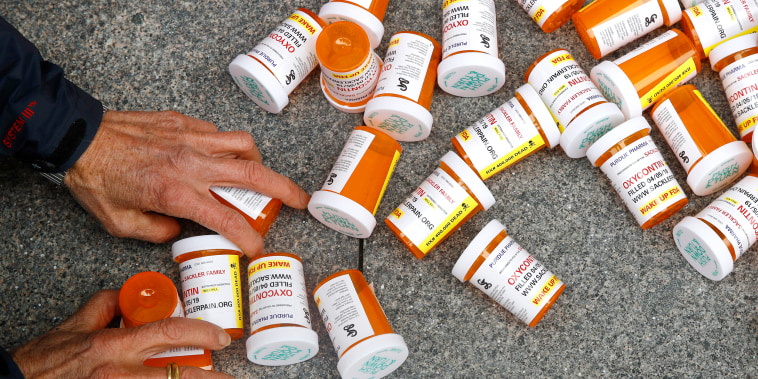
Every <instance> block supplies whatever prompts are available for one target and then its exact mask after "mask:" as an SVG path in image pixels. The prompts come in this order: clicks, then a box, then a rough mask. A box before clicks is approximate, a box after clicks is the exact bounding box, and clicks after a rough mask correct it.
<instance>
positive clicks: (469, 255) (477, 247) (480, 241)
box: [453, 220, 505, 282]
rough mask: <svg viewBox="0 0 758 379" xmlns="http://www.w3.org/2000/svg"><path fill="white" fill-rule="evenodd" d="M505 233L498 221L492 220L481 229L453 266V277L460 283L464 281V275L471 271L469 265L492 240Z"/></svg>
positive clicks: (503, 227)
mask: <svg viewBox="0 0 758 379" xmlns="http://www.w3.org/2000/svg"><path fill="white" fill-rule="evenodd" d="M502 231H505V226H504V225H503V224H501V223H500V221H498V220H492V221H490V222H489V223H487V225H485V226H484V228H482V230H481V231H479V233H478V234H477V235H476V237H474V239H473V240H471V243H469V244H468V246H467V247H466V249H465V250H463V253H461V256H460V258H458V261H457V262H455V265H454V266H453V276H455V277H456V278H458V280H460V281H461V282H463V281H464V279H465V277H466V274H467V273H468V271H469V270H470V269H471V265H473V264H474V262H475V261H476V259H477V258H479V256H480V255H481V253H482V252H483V251H484V249H485V248H486V247H487V245H489V244H490V243H491V242H492V240H493V239H494V238H495V236H497V235H498V234H500V232H502Z"/></svg>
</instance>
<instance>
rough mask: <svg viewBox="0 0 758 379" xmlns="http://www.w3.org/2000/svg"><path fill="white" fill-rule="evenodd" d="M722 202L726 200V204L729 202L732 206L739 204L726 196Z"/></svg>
mask: <svg viewBox="0 0 758 379" xmlns="http://www.w3.org/2000/svg"><path fill="white" fill-rule="evenodd" d="M724 200H726V201H728V202H730V203H732V204H734V205H737V204H739V202H738V201H737V200H734V199H732V198H731V197H728V196H727V197H725V198H724Z"/></svg>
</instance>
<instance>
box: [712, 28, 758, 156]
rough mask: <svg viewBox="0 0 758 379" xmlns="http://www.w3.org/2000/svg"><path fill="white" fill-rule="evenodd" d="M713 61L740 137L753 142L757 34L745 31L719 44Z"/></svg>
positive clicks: (757, 105)
mask: <svg viewBox="0 0 758 379" xmlns="http://www.w3.org/2000/svg"><path fill="white" fill-rule="evenodd" d="M710 61H711V67H712V68H713V70H714V71H716V72H718V73H719V77H720V78H721V84H722V85H723V86H724V91H725V92H726V97H727V99H728V100H729V107H730V108H731V110H732V115H733V116H734V120H735V123H736V124H737V130H738V131H739V132H740V138H741V139H742V140H743V141H745V142H746V143H750V142H751V141H752V140H753V130H754V129H755V124H756V123H758V96H756V92H758V35H756V34H754V33H750V34H746V35H744V36H739V37H736V38H733V39H730V40H729V41H726V42H724V43H722V44H720V45H718V46H716V47H715V48H714V49H713V50H711V56H710Z"/></svg>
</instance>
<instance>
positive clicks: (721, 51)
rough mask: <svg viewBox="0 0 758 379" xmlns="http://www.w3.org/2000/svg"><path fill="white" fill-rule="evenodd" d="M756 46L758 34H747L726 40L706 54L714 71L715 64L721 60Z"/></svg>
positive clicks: (757, 44)
mask: <svg viewBox="0 0 758 379" xmlns="http://www.w3.org/2000/svg"><path fill="white" fill-rule="evenodd" d="M757 46H758V34H755V33H749V34H745V35H744V36H739V37H735V38H732V39H730V40H727V41H726V42H723V43H721V44H719V45H718V46H716V47H714V48H713V50H711V53H710V54H708V60H710V61H711V68H712V69H714V70H716V64H718V63H719V61H721V60H722V59H724V58H726V57H728V56H730V55H732V54H734V53H736V52H738V51H740V50H745V49H749V48H751V47H757Z"/></svg>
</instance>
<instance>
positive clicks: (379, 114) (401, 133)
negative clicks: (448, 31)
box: [363, 31, 442, 142]
mask: <svg viewBox="0 0 758 379" xmlns="http://www.w3.org/2000/svg"><path fill="white" fill-rule="evenodd" d="M441 51H442V48H441V47H440V44H439V43H437V41H435V40H434V39H433V38H432V37H429V36H428V35H426V34H422V33H418V32H412V31H404V32H398V33H395V34H394V35H393V36H392V38H391V39H390V44H389V48H388V49H387V55H386V56H385V57H384V68H383V69H382V73H381V74H380V75H379V82H378V83H377V85H376V88H375V89H374V97H373V98H371V100H369V102H368V104H366V110H365V113H364V114H363V121H364V122H365V123H366V125H367V126H369V127H372V128H376V129H379V130H381V131H383V132H385V133H387V134H389V135H390V136H391V137H392V138H394V139H396V140H398V141H406V142H414V141H420V140H423V139H425V138H426V137H428V136H429V133H430V132H431V130H432V122H433V121H434V120H433V118H432V113H431V112H429V110H430V108H431V106H432V94H433V93H434V83H435V81H436V80H437V65H438V64H439V62H440V54H441Z"/></svg>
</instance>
